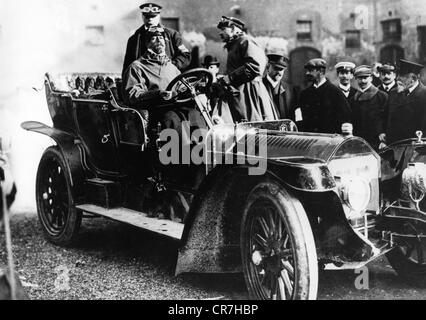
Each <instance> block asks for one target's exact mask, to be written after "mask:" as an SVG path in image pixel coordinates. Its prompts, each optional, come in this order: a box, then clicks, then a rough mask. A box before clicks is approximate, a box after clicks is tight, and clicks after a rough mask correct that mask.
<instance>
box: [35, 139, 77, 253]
mask: <svg viewBox="0 0 426 320" xmlns="http://www.w3.org/2000/svg"><path fill="white" fill-rule="evenodd" d="M52 159H55V160H56V161H57V163H58V164H59V166H60V167H61V170H62V172H63V175H64V177H65V182H66V191H67V198H68V212H67V213H66V214H67V216H68V219H67V221H66V223H65V226H64V228H63V230H62V231H61V232H60V233H59V234H52V232H50V231H49V230H48V228H47V226H46V221H45V219H46V215H45V213H44V212H43V203H42V202H43V199H42V197H43V195H42V194H41V183H42V181H41V179H42V177H43V174H44V170H46V169H47V168H46V166H48V165H49V162H51V160H52ZM36 201H37V215H38V218H39V221H40V224H41V227H42V229H43V233H44V235H45V237H46V238H47V240H48V241H50V242H51V243H53V244H55V245H60V246H69V245H71V244H72V243H73V242H74V241H75V239H76V235H77V234H78V231H79V229H80V226H81V219H82V213H81V212H80V211H79V210H77V209H76V207H75V202H74V197H73V192H72V186H71V174H70V171H69V169H68V165H67V162H66V160H65V157H64V155H63V154H62V152H61V151H60V150H59V148H58V147H56V146H54V147H49V148H48V149H46V150H45V152H44V153H43V155H42V157H41V160H40V164H39V166H38V170H37V178H36Z"/></svg>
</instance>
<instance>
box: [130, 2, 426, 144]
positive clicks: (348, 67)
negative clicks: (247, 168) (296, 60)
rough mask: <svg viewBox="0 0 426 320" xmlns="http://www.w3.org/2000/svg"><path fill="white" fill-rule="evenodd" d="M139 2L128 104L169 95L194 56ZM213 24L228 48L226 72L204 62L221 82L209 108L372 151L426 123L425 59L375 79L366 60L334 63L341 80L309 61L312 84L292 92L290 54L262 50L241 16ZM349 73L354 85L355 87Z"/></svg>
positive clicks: (385, 70)
mask: <svg viewBox="0 0 426 320" xmlns="http://www.w3.org/2000/svg"><path fill="white" fill-rule="evenodd" d="M140 8H141V10H142V16H143V20H144V25H143V26H142V27H141V28H139V29H138V30H137V31H136V32H135V34H134V35H133V36H132V37H130V39H129V41H128V45H127V50H126V55H125V61H124V65H123V84H124V96H125V100H126V102H127V103H129V104H130V105H140V104H143V103H144V101H146V100H147V99H153V98H155V99H163V100H169V99H172V98H173V96H174V94H173V92H167V91H166V88H167V85H168V84H169V83H170V81H171V80H173V79H174V78H175V77H176V76H177V75H179V74H180V72H181V71H182V70H184V69H185V68H186V67H187V66H188V65H189V63H190V60H191V54H190V52H189V50H188V49H187V48H186V47H185V46H184V44H183V41H182V37H181V35H180V34H179V33H178V32H177V31H174V30H171V29H169V28H166V27H164V26H163V25H161V23H160V13H161V9H162V7H161V6H159V5H157V4H154V3H145V4H143V5H141V6H140ZM217 28H218V29H219V30H218V32H219V36H220V37H221V39H222V41H223V42H224V43H225V49H226V50H227V53H228V56H227V63H226V73H225V74H224V75H218V71H219V62H218V61H217V60H216V59H215V58H214V57H212V56H207V57H206V59H205V60H204V64H203V66H204V67H205V68H207V69H208V70H210V71H211V73H212V74H213V75H214V82H215V83H216V84H218V85H219V87H220V88H222V89H221V90H212V91H211V92H209V94H208V95H209V98H210V101H211V102H212V109H215V108H216V109H222V108H223V106H226V108H227V109H228V113H229V118H230V120H229V121H232V122H241V121H265V120H277V119H291V120H294V121H296V123H297V124H298V126H299V129H300V130H301V131H306V132H317V133H344V134H354V135H357V136H360V137H362V138H364V139H365V140H367V141H368V142H369V143H370V144H371V145H372V146H373V147H374V148H376V149H378V148H380V147H383V146H384V145H386V144H390V143H392V142H394V141H397V140H401V139H406V138H412V137H414V136H415V132H416V131H417V130H425V129H426V128H425V126H426V122H425V121H424V120H423V118H424V115H426V114H425V113H424V111H423V109H424V108H425V106H426V88H425V87H424V86H423V84H422V83H421V82H420V71H421V69H422V68H423V66H422V65H419V64H417V63H414V62H409V61H406V60H400V62H399V65H398V66H396V65H395V64H392V63H385V64H383V65H379V66H378V69H377V71H378V72H379V74H380V80H381V84H380V85H379V83H377V81H378V79H375V77H374V70H373V69H372V68H371V67H370V66H366V65H361V66H358V67H356V66H355V64H354V63H352V62H339V63H338V64H337V65H336V66H335V69H336V72H337V76H338V83H337V84H333V83H331V82H330V81H329V80H328V79H327V78H326V70H327V63H326V61H325V60H323V59H320V58H317V59H312V60H310V61H308V62H307V63H306V64H305V66H304V69H305V77H306V80H307V81H308V83H311V85H310V86H308V87H307V88H306V89H304V90H303V91H301V92H300V94H296V92H295V90H294V89H293V88H292V87H291V86H290V85H289V84H288V83H287V80H288V79H287V78H288V76H287V75H288V67H289V59H288V58H287V57H285V56H284V55H282V54H268V55H266V54H265V52H264V50H263V49H262V48H261V46H259V45H258V44H257V43H256V40H255V39H254V38H253V37H251V36H250V35H248V34H247V33H246V27H245V24H244V22H243V21H241V20H240V19H237V18H234V17H226V16H223V17H222V18H221V19H220V21H219V23H218V25H217ZM353 78H355V80H356V82H357V88H355V87H354V86H352V81H353ZM374 83H375V84H376V86H375V85H374ZM212 111H213V112H214V111H215V110H212ZM221 113H222V110H220V111H219V114H221Z"/></svg>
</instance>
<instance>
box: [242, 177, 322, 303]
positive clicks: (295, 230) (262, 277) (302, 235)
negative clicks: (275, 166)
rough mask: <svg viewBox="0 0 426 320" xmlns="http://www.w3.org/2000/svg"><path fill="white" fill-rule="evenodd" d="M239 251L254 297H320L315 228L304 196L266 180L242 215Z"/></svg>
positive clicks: (252, 195)
mask: <svg viewBox="0 0 426 320" xmlns="http://www.w3.org/2000/svg"><path fill="white" fill-rule="evenodd" d="M241 257H242V264H243V271H244V277H245V281H246V285H247V288H248V291H249V294H250V297H251V298H253V299H258V300H266V299H271V300H298V299H315V298H316V295H317V287H318V261H317V255H316V248H315V243H314V238H313V235H312V230H311V227H310V224H309V221H308V218H307V216H306V213H305V211H304V209H303V207H302V205H301V204H300V202H299V201H298V200H297V199H296V198H294V197H293V196H291V195H290V194H289V193H288V192H287V191H286V190H285V189H283V188H282V187H281V186H279V185H277V184H275V183H271V182H266V183H261V184H259V185H258V186H256V187H255V188H254V190H253V191H252V192H251V194H250V196H249V199H248V201H247V204H246V208H245V211H244V216H243V220H242V228H241Z"/></svg>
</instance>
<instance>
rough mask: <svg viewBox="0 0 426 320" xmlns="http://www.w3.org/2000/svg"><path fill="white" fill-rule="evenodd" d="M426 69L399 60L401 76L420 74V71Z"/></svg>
mask: <svg viewBox="0 0 426 320" xmlns="http://www.w3.org/2000/svg"><path fill="white" fill-rule="evenodd" d="M423 68H424V65H422V64H419V63H415V62H411V61H408V60H403V59H400V60H399V74H401V75H403V74H407V73H415V74H419V73H420V71H421V70H422V69H423Z"/></svg>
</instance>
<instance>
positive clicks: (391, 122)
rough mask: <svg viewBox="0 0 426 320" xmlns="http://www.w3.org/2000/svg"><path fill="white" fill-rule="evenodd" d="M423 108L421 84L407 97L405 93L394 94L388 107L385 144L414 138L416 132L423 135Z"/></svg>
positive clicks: (425, 103) (425, 89)
mask: <svg viewBox="0 0 426 320" xmlns="http://www.w3.org/2000/svg"><path fill="white" fill-rule="evenodd" d="M425 108H426V87H425V86H424V85H423V84H422V83H421V82H420V83H419V85H418V86H417V88H416V89H414V90H413V92H412V93H410V94H409V95H407V94H406V92H405V91H404V92H399V93H396V94H395V96H393V101H392V103H391V104H389V107H388V118H387V119H388V121H387V128H386V141H387V143H388V144H390V143H393V142H395V141H398V140H403V139H408V138H415V137H416V131H417V130H422V131H423V132H424V133H425V132H426V119H425V115H426V113H425V112H424V109H425Z"/></svg>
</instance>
